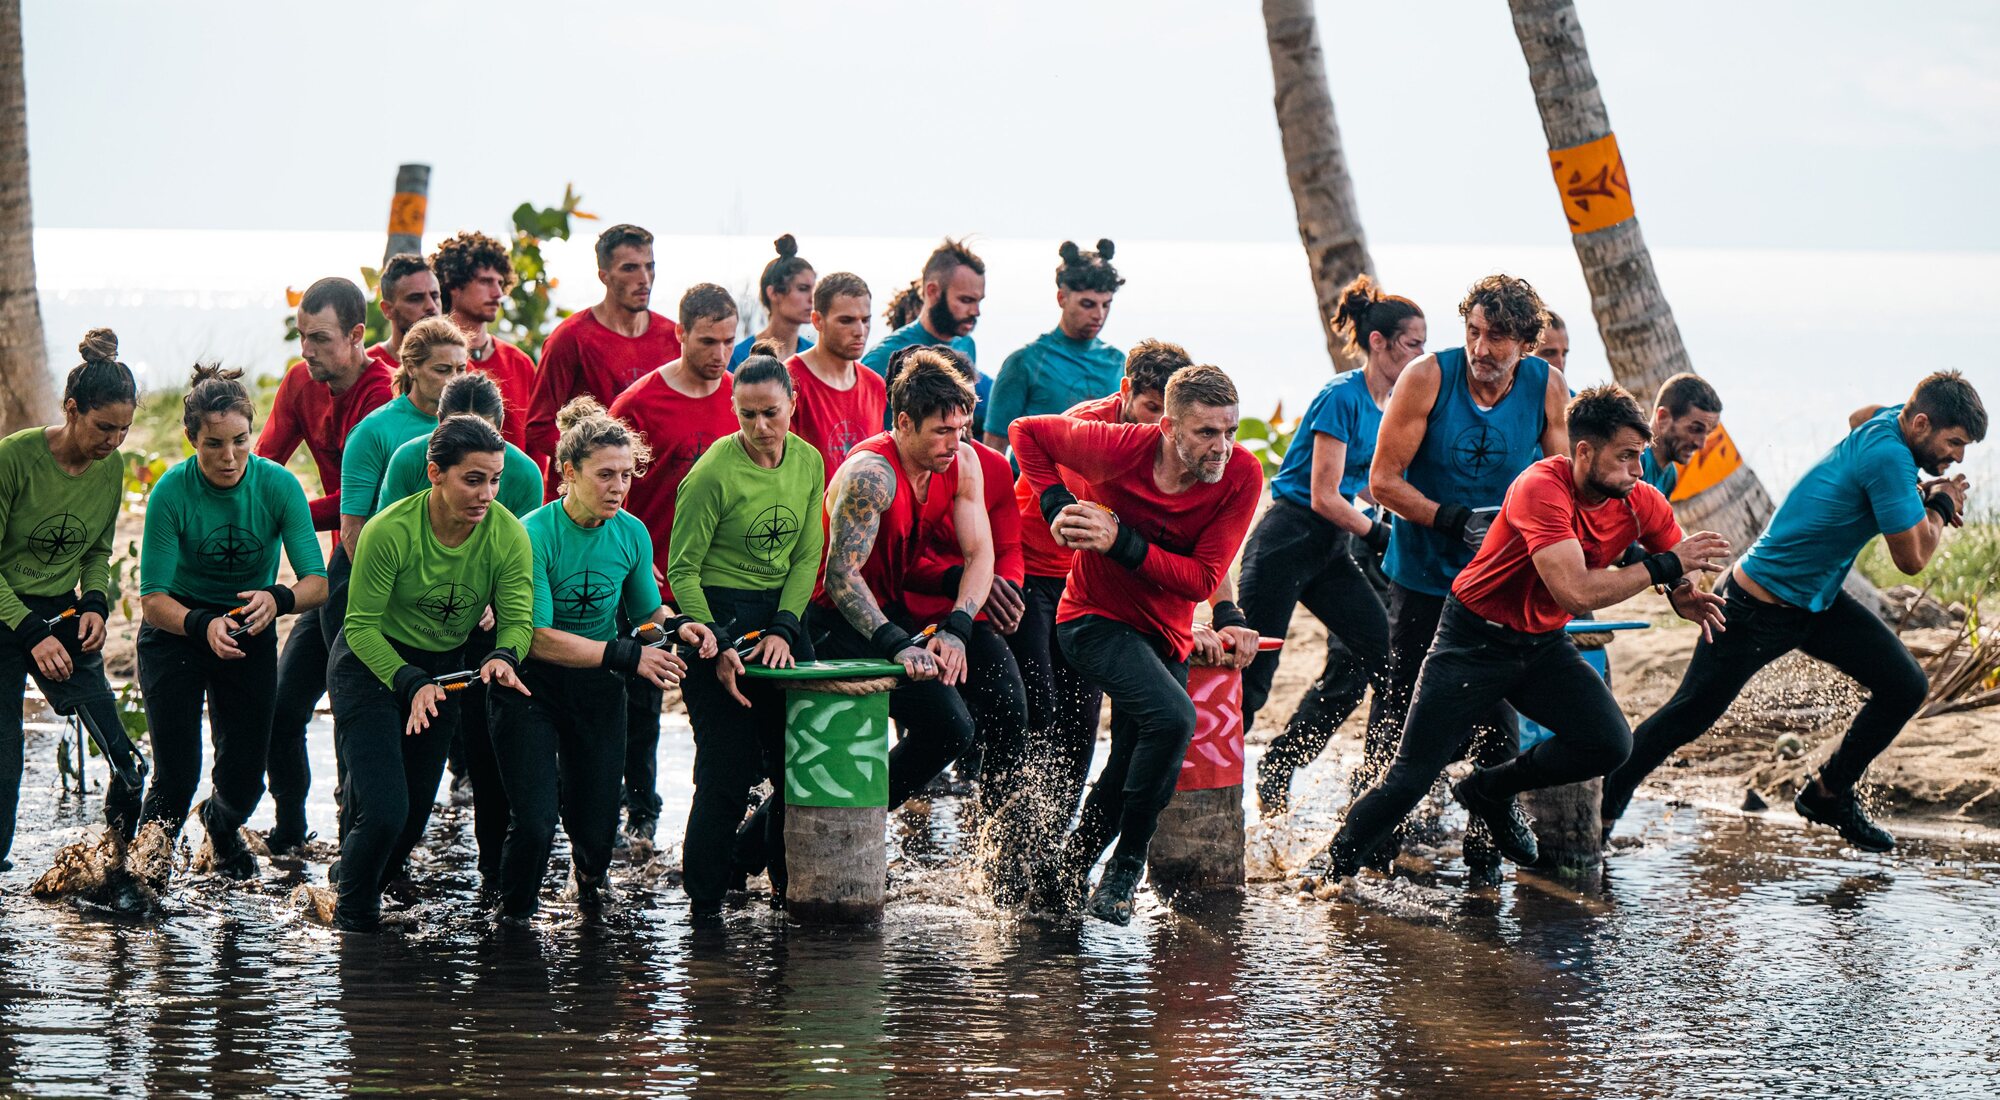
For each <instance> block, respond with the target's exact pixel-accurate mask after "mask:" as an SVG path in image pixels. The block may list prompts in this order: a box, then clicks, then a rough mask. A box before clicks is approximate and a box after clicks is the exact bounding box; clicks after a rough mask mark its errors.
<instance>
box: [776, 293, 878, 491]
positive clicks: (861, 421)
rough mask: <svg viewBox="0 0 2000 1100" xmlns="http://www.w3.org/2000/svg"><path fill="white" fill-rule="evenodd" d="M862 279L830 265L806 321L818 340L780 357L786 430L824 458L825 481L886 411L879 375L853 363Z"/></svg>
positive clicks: (864, 299) (864, 310) (864, 313)
mask: <svg viewBox="0 0 2000 1100" xmlns="http://www.w3.org/2000/svg"><path fill="white" fill-rule="evenodd" d="M871 308H872V306H871V305H870V302H869V294H868V284H867V283H865V282H862V281H861V276H859V275H856V274H854V273H853V272H850V271H836V272H834V273H833V274H831V275H828V276H827V277H826V278H824V279H821V280H819V282H818V283H817V284H816V285H814V287H813V291H812V326H813V331H814V332H816V333H818V334H819V342H818V343H816V344H814V343H811V342H810V341H808V342H807V343H808V347H807V348H806V350H804V351H802V352H799V353H798V354H797V355H794V356H792V357H791V359H790V360H788V361H787V362H786V363H785V368H786V369H787V370H789V371H790V372H791V375H792V389H793V390H794V391H795V393H796V395H797V396H796V397H795V398H794V399H793V400H794V404H793V407H792V434H793V435H796V436H798V437H799V438H800V439H803V440H805V441H806V442H807V443H810V444H812V445H813V448H814V449H815V450H817V451H819V454H820V458H821V459H823V460H825V462H826V479H827V480H828V481H829V482H831V481H832V480H833V475H834V473H835V471H837V470H839V469H840V464H841V463H843V462H845V461H847V452H849V451H851V450H853V449H854V445H855V444H857V443H859V442H861V441H862V440H864V439H867V438H868V437H869V436H871V435H874V434H875V430H876V425H878V424H880V423H881V422H882V418H883V417H884V416H886V415H887V414H888V411H889V390H888V387H887V386H886V385H885V384H884V382H883V380H882V376H881V375H878V374H876V373H875V372H874V371H870V370H862V369H860V366H859V360H860V358H861V352H862V349H864V348H866V347H867V346H868V311H869V309H871Z"/></svg>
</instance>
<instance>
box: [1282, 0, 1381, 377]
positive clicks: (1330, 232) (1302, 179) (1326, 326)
mask: <svg viewBox="0 0 2000 1100" xmlns="http://www.w3.org/2000/svg"><path fill="white" fill-rule="evenodd" d="M1264 37H1265V39H1266V41H1267V42H1268V44H1269V45H1270V48H1271V80H1272V84H1273V85H1274V87H1275V89H1276V92H1275V96H1274V105H1275V106H1276V108H1277V112H1278V136H1279V139H1280V141H1281V142H1282V144H1283V145H1284V150H1285V178H1286V180H1287V181H1289V182H1290V184H1291V187H1292V205H1293V206H1294V207H1295V208H1296V209H1297V210H1298V215H1299V241H1300V243H1302V244H1304V245H1305V247H1306V261H1307V263H1308V264H1309V265H1310V267H1311V269H1312V281H1313V293H1314V294H1315V295H1316V296H1317V297H1318V299H1319V314H1320V333H1321V335H1322V336H1324V337H1325V338H1326V353H1327V355H1328V357H1329V358H1331V359H1332V360H1333V365H1334V369H1335V370H1345V369H1346V368H1348V367H1349V366H1352V365H1353V364H1351V363H1349V362H1348V361H1347V356H1346V352H1345V349H1344V348H1343V346H1342V343H1341V340H1340V338H1339V337H1336V336H1335V335H1334V334H1333V325H1332V322H1333V313H1334V308H1335V307H1336V306H1337V305H1338V304H1339V301H1340V288H1342V287H1344V286H1346V285H1347V284H1348V283H1349V282H1350V281H1352V280H1353V278H1354V277H1355V276H1356V275H1359V274H1361V273H1362V272H1364V271H1372V270H1374V266H1375V265H1374V263H1373V262H1372V261H1371V260H1370V259H1369V258H1368V242H1367V240H1366V238H1364V237H1363V236H1362V233H1361V212H1360V209H1359V208H1358V207H1357V206H1356V205H1355V202H1354V180H1353V179H1352V178H1351V177H1350V176H1349V175H1348V174H1347V156H1346V154H1344V153H1342V152H1341V149H1340V127H1339V126H1338V125H1337V124H1336V123H1335V122H1334V119H1333V93H1332V92H1331V91H1329V90H1328V89H1327V84H1326V57H1325V55H1324V54H1323V53H1322V52H1321V50H1320V46H1319V24H1318V22H1317V21H1316V20H1315V19H1314V17H1313V5H1312V0H1264Z"/></svg>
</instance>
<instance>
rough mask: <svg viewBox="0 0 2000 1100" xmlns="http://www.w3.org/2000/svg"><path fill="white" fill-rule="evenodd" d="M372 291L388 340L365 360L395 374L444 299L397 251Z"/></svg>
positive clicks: (416, 261)
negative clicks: (415, 331) (406, 340)
mask: <svg viewBox="0 0 2000 1100" xmlns="http://www.w3.org/2000/svg"><path fill="white" fill-rule="evenodd" d="M375 290H376V294H377V296H378V297H380V298H381V300H382V319H383V320H385V321H387V322H389V337H388V339H386V340H383V341H382V342H381V343H379V344H376V345H375V346H374V347H372V348H369V349H368V357H369V358H370V359H373V360H375V361H376V362H378V363H381V364H383V365H385V366H387V367H388V368H389V372H390V373H391V374H394V373H395V371H396V368H397V367H399V366H401V365H402V363H401V360H399V359H398V358H397V356H398V355H399V354H400V353H401V349H402V346H403V337H405V336H408V335H409V334H410V326H411V325H414V324H416V323H417V322H418V321H421V320H423V319H424V318H426V317H436V316H437V315H438V314H440V313H443V312H444V298H443V296H442V294H441V293H440V292H439V290H438V281H437V276H436V275H435V274H433V273H432V272H431V265H430V264H428V263H425V262H424V258H423V257H422V256H419V255H417V254H416V253H414V252H398V253H396V254H395V255H394V256H391V257H389V262H388V263H386V264H383V265H382V278H381V279H380V280H379V281H377V282H376V284H375ZM301 617H303V616H301Z"/></svg>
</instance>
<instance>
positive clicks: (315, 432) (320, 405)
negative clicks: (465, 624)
mask: <svg viewBox="0 0 2000 1100" xmlns="http://www.w3.org/2000/svg"><path fill="white" fill-rule="evenodd" d="M409 260H415V261H416V264H417V270H418V271H420V272H421V274H422V276H423V279H419V278H417V277H416V275H415V274H413V273H411V272H407V271H406V272H404V273H403V274H401V275H399V276H398V277H397V280H396V281H395V282H394V283H393V284H392V282H391V280H390V277H389V275H390V272H392V271H395V270H397V269H398V264H399V261H409ZM424 279H429V280H430V287H431V294H433V295H435V293H436V288H437V281H436V280H435V279H430V269H429V268H427V267H424V266H423V261H422V260H420V259H417V258H416V257H414V256H410V255H407V254H403V255H398V256H394V257H392V258H391V259H390V261H389V266H388V267H386V268H384V269H383V276H382V286H383V288H384V298H383V303H384V304H385V305H390V306H392V308H393V307H395V306H396V305H398V304H400V303H402V300H403V291H406V290H410V289H412V288H418V289H420V285H421V283H422V282H423V281H424ZM392 288H393V290H394V297H393V299H392V298H391V296H390V294H391V290H392ZM421 297H422V295H419V298H421ZM367 311H368V300H367V299H366V298H365V297H363V296H362V293H361V288H360V287H358V286H355V285H354V284H353V283H352V282H350V281H348V280H346V279H341V278H325V279H321V280H319V281H317V282H315V283H313V285H311V286H310V287H307V288H306V292H305V296H304V297H302V298H300V299H299V309H298V318H297V323H298V327H299V352H300V354H301V355H303V356H304V357H305V362H303V363H299V364H297V365H295V366H293V367H292V368H291V369H290V370H288V371H286V372H285V377H284V380H283V381H281V382H279V383H278V393H277V396H276V397H274V398H273V399H272V402H271V415H270V417H269V418H268V419H266V420H265V421H264V431H263V433H262V434H261V435H259V436H258V437H257V454H258V456H259V457H261V458H267V459H269V460H271V461H272V462H276V463H278V464H279V465H281V466H282V465H283V464H285V463H286V462H288V461H290V460H291V457H292V454H293V452H295V451H297V450H298V449H299V444H301V443H304V444H305V445H306V449H307V450H308V451H310V452H311V453H312V458H313V465H314V466H315V467H316V468H317V469H318V470H319V483H320V495H319V496H317V497H314V498H312V500H311V501H310V502H309V506H310V508H311V511H312V520H313V527H314V529H315V530H320V531H332V532H334V537H333V541H334V546H335V547H336V548H338V547H339V546H340V456H341V452H342V450H343V449H344V448H345V447H346V445H347V434H348V433H349V432H351V431H353V430H354V426H355V425H356V424H359V423H360V422H361V420H362V418H363V417H365V416H367V415H368V414H369V413H371V412H374V411H375V410H376V409H378V408H381V407H382V406H383V405H385V404H388V403H389V401H390V399H391V398H393V397H394V396H395V391H394V389H393V388H392V387H391V384H390V370H391V368H390V367H388V366H385V365H384V362H385V361H384V360H383V359H382V358H381V357H380V356H378V355H375V354H374V349H367V350H364V349H363V347H362V339H363V336H362V333H363V332H365V331H366V329H367V325H366V321H367ZM384 312H385V313H387V312H388V311H387V310H385V311H384ZM436 312H437V311H436V309H435V308H433V309H432V310H431V314H427V315H426V316H429V315H435V313H436ZM421 319H422V318H421V317H419V318H417V320H421ZM393 323H394V322H393V321H392V324H393ZM411 323H412V324H414V323H415V321H412V322H411ZM380 346H381V345H377V347H380ZM342 557H343V560H344V558H345V555H343V556H342ZM343 574H344V569H343ZM322 610H323V609H322V607H320V606H318V605H315V606H314V607H312V608H311V609H309V610H307V611H305V612H303V613H302V614H300V615H299V617H298V618H297V619H296V620H295V621H294V622H293V623H292V630H291V633H290V634H289V635H287V636H286V638H285V648H284V651H283V652H282V653H280V654H279V655H278V687H277V701H276V703H275V705H274V708H273V710H272V715H271V739H270V747H269V749H268V750H267V752H266V760H265V771H266V773H267V775H268V776H269V779H268V782H267V783H266V786H267V787H268V789H269V790H270V792H271V802H272V806H273V808H274V809H275V810H276V811H277V821H276V824H275V825H274V826H273V827H272V829H271V831H270V833H269V834H267V835H266V837H265V847H266V848H268V849H269V850H270V852H271V853H272V854H273V855H288V854H291V853H293V852H296V851H297V850H298V849H299V847H300V846H301V845H303V844H304V843H305V842H306V838H307V833H306V794H307V792H308V791H309V790H310V789H311V787H312V766H311V764H310V762H309V761H308V758H307V754H306V726H307V725H308V724H309V723H311V722H312V716H313V709H314V708H315V707H317V706H318V705H319V700H320V697H321V696H322V695H324V694H326V660H327V653H328V645H329V642H330V641H331V635H332V631H329V630H327V629H326V628H325V625H324V624H323V622H322V614H321V613H322Z"/></svg>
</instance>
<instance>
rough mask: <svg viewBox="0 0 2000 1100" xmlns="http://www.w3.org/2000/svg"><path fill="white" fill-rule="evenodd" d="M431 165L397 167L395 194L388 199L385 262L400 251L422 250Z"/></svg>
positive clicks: (428, 201)
mask: <svg viewBox="0 0 2000 1100" xmlns="http://www.w3.org/2000/svg"><path fill="white" fill-rule="evenodd" d="M430 193H431V166H430V165H428V164H404V165H400V166H398V167H397V169H396V195H395V197H394V198H392V199H390V200H389V243H388V245H387V247H385V248H383V249H382V262H383V263H384V264H386V263H388V262H389V257H391V256H394V255H395V254H396V253H398V252H414V253H417V254H422V252H423V250H424V214H425V212H426V210H427V209H428V207H429V204H430Z"/></svg>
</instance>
